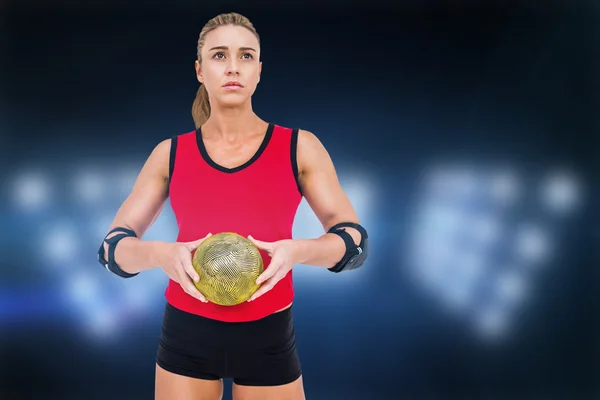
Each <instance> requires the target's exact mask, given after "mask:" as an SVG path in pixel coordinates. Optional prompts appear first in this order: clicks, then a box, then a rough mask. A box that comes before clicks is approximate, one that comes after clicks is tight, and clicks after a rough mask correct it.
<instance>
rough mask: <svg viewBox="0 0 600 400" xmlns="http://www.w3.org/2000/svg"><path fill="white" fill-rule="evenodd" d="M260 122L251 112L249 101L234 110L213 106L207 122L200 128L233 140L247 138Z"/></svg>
mask: <svg viewBox="0 0 600 400" xmlns="http://www.w3.org/2000/svg"><path fill="white" fill-rule="evenodd" d="M262 122H263V121H262V120H261V119H260V118H259V117H258V116H257V115H256V114H255V113H254V111H253V110H252V105H251V103H250V101H248V102H246V103H245V104H244V105H242V106H241V107H235V108H233V107H222V106H218V105H215V107H214V108H212V109H211V111H210V116H209V118H208V120H207V121H206V123H205V124H204V125H203V126H202V131H203V132H204V131H209V132H211V134H215V135H218V136H221V137H224V138H226V139H228V140H235V139H237V138H241V137H244V136H248V135H249V134H251V133H252V132H253V131H255V129H254V127H256V126H257V125H259V124H262Z"/></svg>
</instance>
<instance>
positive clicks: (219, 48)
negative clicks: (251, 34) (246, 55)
mask: <svg viewBox="0 0 600 400" xmlns="http://www.w3.org/2000/svg"><path fill="white" fill-rule="evenodd" d="M213 50H229V47H227V46H217V47H213V48H212V49H210V50H209V51H213ZM248 50H251V51H253V52H255V53H257V51H256V50H254V49H253V48H252V47H240V51H248Z"/></svg>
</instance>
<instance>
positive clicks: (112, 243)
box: [98, 227, 139, 278]
mask: <svg viewBox="0 0 600 400" xmlns="http://www.w3.org/2000/svg"><path fill="white" fill-rule="evenodd" d="M115 232H122V233H121V234H119V235H115V236H113V237H111V238H110V239H107V237H108V236H109V235H110V234H112V233H115ZM126 237H137V235H136V234H135V232H134V231H132V230H131V229H127V228H121V227H118V228H115V229H113V230H112V231H110V232H108V234H107V235H106V237H105V238H104V240H103V241H102V244H101V245H100V249H99V250H98V262H99V263H100V264H101V265H102V266H103V267H104V268H106V269H107V270H108V271H109V272H112V273H113V274H115V275H117V276H120V277H121V278H133V277H134V276H136V275H138V274H139V272H137V273H135V274H130V273H129V272H125V271H123V270H122V269H121V268H120V267H119V266H118V265H117V263H116V262H115V249H116V248H117V243H119V241H121V239H124V238H126ZM104 243H106V244H108V261H106V259H105V258H104Z"/></svg>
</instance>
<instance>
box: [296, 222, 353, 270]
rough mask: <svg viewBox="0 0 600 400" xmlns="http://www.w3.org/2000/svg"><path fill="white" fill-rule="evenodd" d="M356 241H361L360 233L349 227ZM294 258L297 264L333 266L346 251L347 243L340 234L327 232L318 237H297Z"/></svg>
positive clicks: (349, 231)
mask: <svg viewBox="0 0 600 400" xmlns="http://www.w3.org/2000/svg"><path fill="white" fill-rule="evenodd" d="M347 232H348V233H349V234H350V236H352V238H353V239H354V242H355V243H360V233H359V232H358V231H356V230H355V229H347ZM294 242H296V243H295V244H296V245H295V246H294V252H295V254H294V259H295V263H296V264H305V265H312V266H316V267H323V268H331V267H333V266H334V265H336V264H337V263H338V262H339V261H340V260H341V259H342V257H343V256H344V254H345V253H346V244H345V243H344V241H343V240H342V238H340V237H339V236H338V235H334V234H332V233H326V234H324V235H322V236H320V237H318V238H316V239H296V240H294Z"/></svg>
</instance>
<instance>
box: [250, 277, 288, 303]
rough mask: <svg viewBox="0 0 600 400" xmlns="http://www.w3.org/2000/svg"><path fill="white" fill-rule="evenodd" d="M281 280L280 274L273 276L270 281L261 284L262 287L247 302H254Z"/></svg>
mask: <svg viewBox="0 0 600 400" xmlns="http://www.w3.org/2000/svg"><path fill="white" fill-rule="evenodd" d="M281 278H282V277H281V275H280V274H275V275H274V276H273V277H272V278H271V279H269V280H267V281H265V283H263V285H262V286H261V287H260V288H259V289H258V290H257V291H256V292H255V293H254V294H253V295H252V297H250V299H249V300H248V301H254V300H256V299H258V298H259V297H260V296H262V295H263V294H265V293H267V292H268V291H269V290H271V289H273V288H274V287H275V285H276V284H277V282H279V281H280V280H281Z"/></svg>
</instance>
